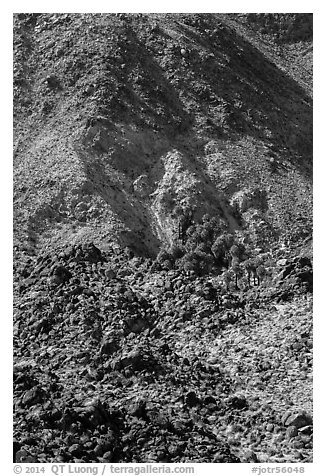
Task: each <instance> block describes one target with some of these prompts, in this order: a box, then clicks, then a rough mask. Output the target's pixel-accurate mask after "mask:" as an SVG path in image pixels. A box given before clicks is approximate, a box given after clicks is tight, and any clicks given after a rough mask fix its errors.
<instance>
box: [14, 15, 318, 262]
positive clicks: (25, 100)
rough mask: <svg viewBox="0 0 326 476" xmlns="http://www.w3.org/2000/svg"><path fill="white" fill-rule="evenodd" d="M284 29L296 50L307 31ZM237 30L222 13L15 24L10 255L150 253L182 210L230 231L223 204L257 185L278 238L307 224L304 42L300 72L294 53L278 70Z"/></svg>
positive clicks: (250, 36) (276, 62)
mask: <svg viewBox="0 0 326 476" xmlns="http://www.w3.org/2000/svg"><path fill="white" fill-rule="evenodd" d="M308 20H309V18H308V17H307V21H308ZM250 21H251V20H250ZM271 21H272V20H269V23H271ZM277 21H278V20H277ZM282 21H283V20H282ZM291 22H292V23H291ZM269 23H268V22H267V23H266V25H267V26H266V28H268V25H269ZM308 23H309V21H308ZM285 24H286V25H288V26H289V25H292V30H291V31H292V33H293V35H292V36H291V38H292V40H293V41H296V39H295V38H296V36H295V32H296V31H297V30H296V28H298V29H299V30H300V31H301V30H302V28H303V27H304V22H303V21H302V19H299V20H298V19H297V17H295V18H292V17H291V15H290V16H289V17H288V18H287V20H286V22H285ZM245 25H247V27H248V22H247V21H246V20H245V19H244V18H242V17H241V15H240V16H236V15H229V16H228V15H225V14H180V15H177V14H175V15H172V14H171V15H170V14H144V15H137V14H134V15H125V16H124V15H122V16H121V15H115V14H103V15H99V14H18V15H16V16H15V26H14V40H15V41H14V109H15V162H14V171H15V178H14V200H15V239H16V242H17V244H19V243H20V244H22V243H24V245H25V246H26V243H27V244H28V245H30V246H34V245H35V246H41V247H42V246H47V244H58V245H60V244H63V243H65V242H67V241H69V242H70V243H72V244H77V243H82V242H86V241H88V240H89V241H95V242H97V243H98V244H101V245H103V246H104V247H105V246H106V245H107V243H108V242H111V241H116V242H118V243H120V244H123V245H128V246H130V247H131V248H133V250H134V252H136V253H137V254H147V255H155V254H157V252H158V250H159V248H160V247H161V245H162V243H171V241H172V240H173V235H174V233H175V229H176V227H177V221H178V219H179V218H178V217H177V213H175V209H176V208H177V207H178V206H179V205H180V204H181V207H185V208H187V207H189V206H190V207H192V208H193V210H194V212H195V215H197V216H199V217H200V216H202V215H203V214H204V213H205V211H209V212H211V213H212V214H214V215H219V214H221V215H222V217H223V219H225V222H226V224H227V225H228V227H229V228H230V230H235V229H237V228H238V227H239V226H241V220H239V217H233V215H232V207H230V206H229V201H230V200H231V198H232V197H233V196H234V194H239V193H240V194H241V193H242V191H245V190H246V189H248V188H249V189H253V188H255V187H256V188H257V187H258V188H260V189H261V190H262V191H265V192H266V193H267V202H268V209H269V213H270V215H273V223H274V225H273V226H275V227H276V228H279V229H281V230H282V229H285V228H289V227H290V228H291V226H292V224H293V223H294V224H296V223H297V225H298V226H301V225H300V223H301V222H302V220H304V221H305V222H309V217H310V215H311V160H310V159H311V150H312V135H311V127H312V108H311V99H310V97H309V94H308V89H309V88H308V86H307V85H308V82H307V83H304V84H303V82H304V78H303V77H302V75H301V73H300V72H301V71H303V70H304V69H305V70H307V68H304V67H305V66H307V65H305V64H301V63H302V62H304V59H303V58H305V57H306V56H304V55H303V54H300V52H301V50H300V48H302V49H304V48H309V46H311V41H310V37H309V35H308V36H305V37H304V39H303V41H301V43H300V44H297V50H298V51H297V56H298V57H299V56H300V61H301V63H300V64H299V63H298V62H297V63H295V61H294V60H293V55H295V51H296V50H295V48H294V49H293V51H292V53H291V54H292V57H291V61H290V60H289V61H288V63H286V61H285V60H284V55H283V56H282V48H283V47H281V46H278V49H275V41H274V39H273V37H271V38H270V40H268V41H269V43H268V41H265V40H264V42H262V41H261V40H260V37H259V36H257V35H258V33H257V35H256V36H255V33H253V32H254V30H253V29H252V28H250V31H249V29H248V28H247V27H246V26H245ZM246 28H247V29H246ZM299 30H298V31H299ZM108 32H109V33H108ZM292 33H291V34H292ZM298 34H299V33H298ZM300 35H301V33H300ZM300 35H299V37H300V40H301V39H302V38H303V37H302V38H301V36H300ZM292 40H291V41H292ZM287 45H288V44H286V45H285V46H284V48H288V46H287ZM298 45H299V46H298ZM284 51H285V50H284ZM286 51H288V50H286ZM285 57H286V55H285ZM282 58H283V59H282ZM284 61H285V63H284ZM307 61H308V60H307ZM294 64H296V65H297V66H296V69H293V65H294ZM307 64H308V63H307ZM308 66H309V64H308ZM308 69H309V68H308ZM284 70H285V71H288V72H289V74H288V75H285V74H284V72H283V71H284ZM174 167H175V169H174V170H173V172H172V169H173V168H174ZM178 167H180V168H178ZM145 177H146V179H145ZM293 197H294V198H295V200H293ZM294 202H295V205H294V206H293V203H294ZM240 218H241V217H240ZM300 220H301V221H300ZM309 226H310V225H309Z"/></svg>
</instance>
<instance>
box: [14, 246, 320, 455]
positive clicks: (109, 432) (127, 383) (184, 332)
mask: <svg viewBox="0 0 326 476" xmlns="http://www.w3.org/2000/svg"><path fill="white" fill-rule="evenodd" d="M278 258H279V259H278V260H277V262H276V263H275V273H274V274H275V279H274V281H273V282H274V284H273V286H271V284H270V283H269V285H267V283H265V284H264V283H263V284H261V286H260V287H257V286H256V287H254V288H252V289H251V290H248V291H247V292H245V293H241V292H239V291H235V290H233V291H229V292H227V291H226V290H225V289H224V288H223V286H222V285H221V284H220V283H219V282H218V279H217V278H216V277H197V276H195V275H194V274H190V275H186V274H185V273H184V272H179V271H176V270H170V271H161V272H156V271H154V270H153V266H152V262H151V260H149V259H144V258H137V257H132V255H131V254H130V252H128V251H127V250H122V249H119V248H112V249H111V250H110V251H107V252H105V253H104V252H103V253H101V251H100V250H99V249H98V248H96V247H95V246H94V245H92V244H88V245H84V246H83V247H78V246H77V247H70V248H66V249H64V250H62V251H61V252H60V253H52V254H51V253H48V254H44V255H39V256H38V257H37V258H32V259H31V258H29V257H28V256H27V255H25V257H24V255H22V256H20V259H19V260H18V259H17V261H16V263H17V265H16V267H15V278H16V279H15V282H16V287H15V293H14V294H15V309H16V311H15V316H14V346H15V353H14V360H15V365H14V404H15V407H14V414H15V423H14V453H15V456H14V458H15V461H17V462H52V461H55V462H60V461H61V462H238V463H241V462H257V461H258V462H311V461H312V429H313V427H312V395H311V391H312V294H311V285H312V281H311V280H312V272H311V260H310V258H309V257H307V256H306V257H304V256H296V257H293V256H292V257H291V256H287V257H285V256H284V255H283V257H282V256H281V257H280V256H278ZM18 262H19V263H20V264H19V265H18Z"/></svg>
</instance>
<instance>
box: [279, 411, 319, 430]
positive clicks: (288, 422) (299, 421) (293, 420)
mask: <svg viewBox="0 0 326 476" xmlns="http://www.w3.org/2000/svg"><path fill="white" fill-rule="evenodd" d="M282 423H283V425H285V426H294V427H296V428H297V429H299V428H302V427H305V426H309V425H312V417H311V415H309V414H308V413H307V412H305V411H301V412H297V413H293V412H289V411H287V412H286V413H285V414H284V415H283V417H282Z"/></svg>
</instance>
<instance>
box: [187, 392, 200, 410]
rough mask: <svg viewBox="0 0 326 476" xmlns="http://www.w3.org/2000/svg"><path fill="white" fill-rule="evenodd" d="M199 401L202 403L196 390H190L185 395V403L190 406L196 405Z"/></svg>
mask: <svg viewBox="0 0 326 476" xmlns="http://www.w3.org/2000/svg"><path fill="white" fill-rule="evenodd" d="M199 403H200V399H199V398H198V397H197V395H196V393H195V392H193V391H190V392H188V393H187V394H186V395H185V404H186V405H187V406H188V407H195V406H196V405H198V404H199Z"/></svg>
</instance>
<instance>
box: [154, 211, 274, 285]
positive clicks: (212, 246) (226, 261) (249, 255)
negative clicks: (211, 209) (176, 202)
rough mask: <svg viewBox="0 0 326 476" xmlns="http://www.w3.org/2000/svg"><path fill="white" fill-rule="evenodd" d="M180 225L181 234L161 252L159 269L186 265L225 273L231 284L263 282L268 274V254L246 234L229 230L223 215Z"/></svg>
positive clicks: (202, 272) (201, 272) (195, 269)
mask: <svg viewBox="0 0 326 476" xmlns="http://www.w3.org/2000/svg"><path fill="white" fill-rule="evenodd" d="M187 222H188V226H187V227H181V231H180V229H179V237H178V240H176V242H175V243H174V244H173V245H172V246H170V247H169V248H165V249H162V250H161V251H160V253H159V254H158V256H157V258H156V261H155V267H156V269H158V270H159V269H165V270H170V269H182V270H183V271H185V272H193V273H195V274H196V275H199V276H203V275H206V274H209V273H211V274H215V275H220V274H222V276H223V280H224V282H225V285H226V287H227V288H229V286H230V284H231V283H233V284H234V286H235V287H236V288H237V289H239V287H240V288H243V287H245V286H249V287H250V285H251V284H254V285H255V284H260V283H261V281H262V280H263V279H264V277H265V276H266V270H265V267H264V266H263V263H264V255H263V254H259V253H258V252H257V250H256V249H255V248H254V246H253V244H252V243H250V241H248V240H247V242H246V243H245V241H246V240H245V239H244V235H242V236H239V235H236V234H235V233H232V234H231V233H229V232H228V229H227V225H226V223H225V221H224V220H223V219H222V218H217V217H210V216H209V215H204V216H203V217H202V219H201V220H200V221H199V222H198V223H196V224H195V223H191V224H189V220H187Z"/></svg>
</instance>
